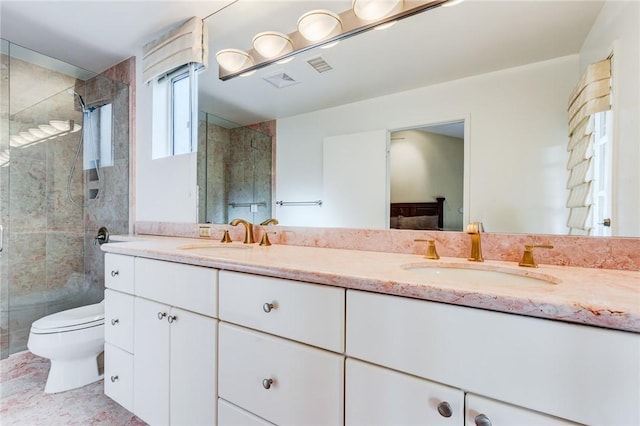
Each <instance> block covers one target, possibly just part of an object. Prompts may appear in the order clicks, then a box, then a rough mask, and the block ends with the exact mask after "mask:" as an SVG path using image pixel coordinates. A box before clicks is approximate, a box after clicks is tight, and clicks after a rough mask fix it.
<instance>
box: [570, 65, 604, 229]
mask: <svg viewBox="0 0 640 426" xmlns="http://www.w3.org/2000/svg"><path fill="white" fill-rule="evenodd" d="M608 109H611V60H610V59H605V60H604V61H601V62H597V63H595V64H591V65H589V67H588V68H587V72H586V73H585V74H584V75H583V76H582V77H581V78H580V81H579V82H578V84H577V86H576V87H575V89H574V90H573V91H572V92H571V95H570V96H569V105H568V111H569V142H568V144H567V151H569V160H568V161H567V170H568V171H569V178H568V179H567V188H568V189H569V197H568V199H567V207H568V208H569V219H568V221H567V226H568V227H569V228H570V233H571V230H580V231H589V229H590V225H589V223H590V216H591V205H592V204H593V193H592V187H593V183H592V181H593V164H594V161H593V155H594V150H593V143H594V141H593V139H594V137H593V131H594V119H593V114H595V113H598V112H602V111H606V110H608Z"/></svg>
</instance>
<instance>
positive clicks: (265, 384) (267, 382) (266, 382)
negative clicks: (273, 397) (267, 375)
mask: <svg viewBox="0 0 640 426" xmlns="http://www.w3.org/2000/svg"><path fill="white" fill-rule="evenodd" d="M272 384H273V379H264V380H263V381H262V387H263V388H265V389H271V385H272Z"/></svg>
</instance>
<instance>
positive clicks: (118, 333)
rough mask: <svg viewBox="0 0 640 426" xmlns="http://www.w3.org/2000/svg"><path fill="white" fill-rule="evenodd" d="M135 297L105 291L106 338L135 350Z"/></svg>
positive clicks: (126, 348)
mask: <svg viewBox="0 0 640 426" xmlns="http://www.w3.org/2000/svg"><path fill="white" fill-rule="evenodd" d="M133 299H134V297H133V296H131V295H130V294H125V293H120V292H118V291H113V290H109V289H106V290H105V291H104V340H105V341H107V342H109V343H112V344H114V345H116V346H118V347H120V348H122V349H124V350H125V351H127V352H130V353H132V352H133Z"/></svg>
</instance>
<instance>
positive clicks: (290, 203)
mask: <svg viewBox="0 0 640 426" xmlns="http://www.w3.org/2000/svg"><path fill="white" fill-rule="evenodd" d="M276 204H277V205H279V206H281V207H282V206H322V200H315V201H276Z"/></svg>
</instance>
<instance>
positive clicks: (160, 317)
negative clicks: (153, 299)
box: [158, 312, 167, 320]
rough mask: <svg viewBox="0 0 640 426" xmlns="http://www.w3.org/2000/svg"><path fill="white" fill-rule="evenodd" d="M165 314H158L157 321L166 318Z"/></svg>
mask: <svg viewBox="0 0 640 426" xmlns="http://www.w3.org/2000/svg"><path fill="white" fill-rule="evenodd" d="M166 316H167V313H166V312H158V319H159V320H161V319H162V318H164V317H166Z"/></svg>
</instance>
